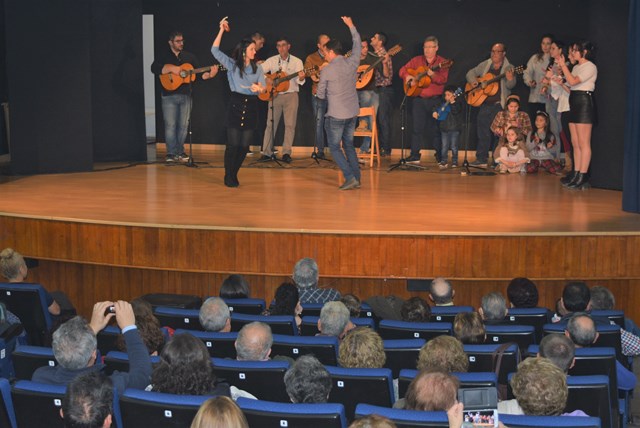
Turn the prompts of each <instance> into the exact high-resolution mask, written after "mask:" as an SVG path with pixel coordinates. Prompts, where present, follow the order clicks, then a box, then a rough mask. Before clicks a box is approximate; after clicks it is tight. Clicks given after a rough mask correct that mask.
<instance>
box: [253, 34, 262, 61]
mask: <svg viewBox="0 0 640 428" xmlns="http://www.w3.org/2000/svg"><path fill="white" fill-rule="evenodd" d="M251 40H253V43H255V44H256V64H262V63H263V62H264V61H263V60H261V59H259V53H260V50H261V49H262V48H263V46H264V43H265V38H264V35H263V34H262V33H260V32H258V31H256V32H255V33H253V34H252V35H251ZM263 54H264V53H263Z"/></svg>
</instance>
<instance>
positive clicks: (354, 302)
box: [340, 294, 362, 318]
mask: <svg viewBox="0 0 640 428" xmlns="http://www.w3.org/2000/svg"><path fill="white" fill-rule="evenodd" d="M340 301H341V302H342V303H344V305H345V306H346V307H347V309H349V315H350V316H351V318H359V317H360V307H361V306H362V304H361V302H360V299H359V298H358V296H356V295H354V294H345V295H344V296H342V298H341V299H340Z"/></svg>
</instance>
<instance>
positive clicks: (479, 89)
mask: <svg viewBox="0 0 640 428" xmlns="http://www.w3.org/2000/svg"><path fill="white" fill-rule="evenodd" d="M525 68H526V67H525V66H523V65H519V66H517V67H515V68H513V69H512V71H513V72H514V73H515V74H522V73H524V70H525ZM506 74H507V73H506V72H504V73H502V74H500V75H498V76H494V75H493V74H492V73H487V74H485V75H484V76H482V77H479V78H478V85H477V86H473V85H472V84H471V83H467V84H466V86H465V87H464V90H465V93H466V94H467V104H469V105H470V106H472V107H479V106H480V105H481V104H482V103H483V102H484V100H486V99H487V97H491V96H494V95H495V94H497V93H498V90H499V89H500V83H499V82H500V80H501V79H502V78H503V77H504V76H506Z"/></svg>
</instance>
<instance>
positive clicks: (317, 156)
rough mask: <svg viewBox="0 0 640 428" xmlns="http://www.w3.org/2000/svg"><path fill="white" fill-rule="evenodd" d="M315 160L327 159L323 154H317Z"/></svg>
mask: <svg viewBox="0 0 640 428" xmlns="http://www.w3.org/2000/svg"><path fill="white" fill-rule="evenodd" d="M316 159H325V160H326V159H327V157H326V156H325V154H324V152H318V153H316Z"/></svg>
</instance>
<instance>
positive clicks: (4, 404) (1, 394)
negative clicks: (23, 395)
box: [0, 378, 17, 428]
mask: <svg viewBox="0 0 640 428" xmlns="http://www.w3.org/2000/svg"><path fill="white" fill-rule="evenodd" d="M0 426H2V427H8V428H17V425H16V414H15V412H14V411H13V400H12V399H11V385H10V384H9V381H8V380H7V379H4V378H0Z"/></svg>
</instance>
